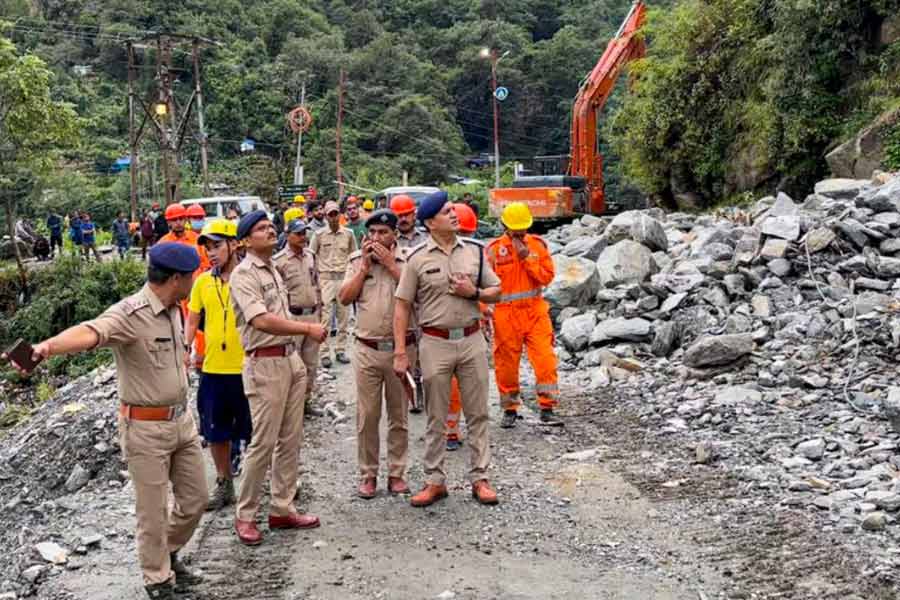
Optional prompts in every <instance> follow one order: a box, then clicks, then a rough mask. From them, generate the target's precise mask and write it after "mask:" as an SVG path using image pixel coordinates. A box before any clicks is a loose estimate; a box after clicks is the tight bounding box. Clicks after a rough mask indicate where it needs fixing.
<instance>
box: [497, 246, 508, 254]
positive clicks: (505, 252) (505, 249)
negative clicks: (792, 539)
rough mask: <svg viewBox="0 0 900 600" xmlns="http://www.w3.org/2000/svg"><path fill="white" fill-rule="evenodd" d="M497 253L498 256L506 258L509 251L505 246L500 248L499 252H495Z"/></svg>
mask: <svg viewBox="0 0 900 600" xmlns="http://www.w3.org/2000/svg"><path fill="white" fill-rule="evenodd" d="M497 253H498V254H500V256H506V255H507V254H509V250H508V249H507V248H506V246H500V248H499V250H497Z"/></svg>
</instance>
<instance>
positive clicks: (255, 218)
mask: <svg viewBox="0 0 900 600" xmlns="http://www.w3.org/2000/svg"><path fill="white" fill-rule="evenodd" d="M268 218H269V215H267V214H266V211H264V210H254V211H252V212H248V213H247V214H246V215H244V216H243V217H241V220H240V222H239V223H238V235H237V238H238V239H239V240H242V239H244V238H245V237H247V236H248V235H250V230H251V229H253V226H254V225H256V224H257V223H259V222H260V221H262V220H263V219H268Z"/></svg>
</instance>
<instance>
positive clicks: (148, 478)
mask: <svg viewBox="0 0 900 600" xmlns="http://www.w3.org/2000/svg"><path fill="white" fill-rule="evenodd" d="M119 445H120V446H121V448H122V454H123V456H124V458H125V460H126V462H127V463H128V472H129V473H130V474H131V481H132V484H133V485H134V497H135V515H136V516H137V548H138V560H139V561H140V564H141V571H142V572H143V576H144V585H152V584H155V583H164V582H166V581H169V580H174V577H175V574H174V573H173V572H172V565H171V564H170V562H169V553H171V552H176V551H178V550H179V549H180V548H181V547H182V546H184V545H185V544H186V543H187V542H188V540H189V539H191V536H192V535H193V534H194V529H196V528H197V524H198V523H199V522H200V518H201V517H202V516H203V512H204V511H205V510H206V503H207V501H208V496H207V490H206V472H205V471H204V467H203V451H202V450H201V448H200V435H199V434H198V433H197V426H196V425H195V424H194V419H193V417H192V416H191V415H190V413H188V412H185V414H183V415H181V416H180V417H178V418H177V419H175V420H173V421H134V420H129V419H125V418H124V417H122V416H119ZM170 481H171V482H172V494H173V495H174V496H175V503H174V505H173V506H172V511H171V512H170V511H169V482H170Z"/></svg>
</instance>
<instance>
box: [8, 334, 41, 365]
mask: <svg viewBox="0 0 900 600" xmlns="http://www.w3.org/2000/svg"><path fill="white" fill-rule="evenodd" d="M4 354H5V355H6V359H7V360H8V361H9V362H11V363H14V364H15V365H16V366H17V367H19V368H20V369H22V370H23V371H28V372H29V373H30V372H31V371H33V370H34V368H35V367H36V366H38V364H39V363H40V362H41V359H38V360H34V359H33V356H34V348H33V347H32V346H31V344H29V343H28V342H26V341H25V340H23V339H22V338H19V339H18V340H16V341H15V343H14V344H13V345H12V346H10V347H9V348H7V349H6V351H5V352H4Z"/></svg>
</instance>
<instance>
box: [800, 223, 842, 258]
mask: <svg viewBox="0 0 900 600" xmlns="http://www.w3.org/2000/svg"><path fill="white" fill-rule="evenodd" d="M836 238H837V235H836V234H835V233H834V231H832V230H831V229H829V228H828V227H817V228H816V229H813V230H812V231H810V232H809V233H807V234H806V238H805V241H806V242H805V243H806V245H807V247H809V252H810V254H815V253H816V252H821V251H822V250H824V249H826V248H827V247H828V246H830V245H831V243H832V242H833V241H834V240H835V239H836Z"/></svg>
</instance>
